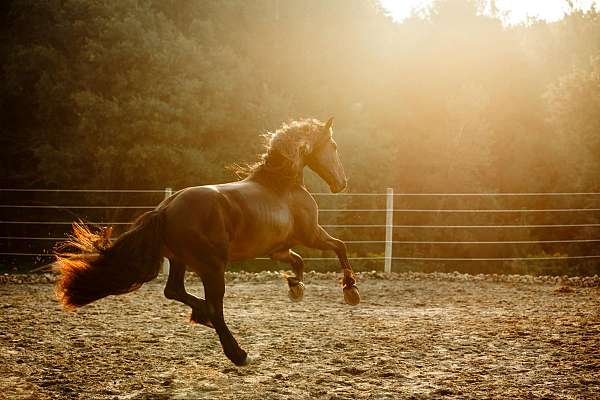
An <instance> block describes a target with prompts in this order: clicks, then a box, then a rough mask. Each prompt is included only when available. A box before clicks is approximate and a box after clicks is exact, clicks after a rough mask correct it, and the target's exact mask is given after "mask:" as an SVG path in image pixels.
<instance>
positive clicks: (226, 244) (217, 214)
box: [164, 181, 293, 260]
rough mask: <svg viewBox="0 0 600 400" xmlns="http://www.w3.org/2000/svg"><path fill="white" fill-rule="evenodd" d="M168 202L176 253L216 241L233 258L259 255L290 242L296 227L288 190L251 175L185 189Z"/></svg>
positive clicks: (169, 235)
mask: <svg viewBox="0 0 600 400" xmlns="http://www.w3.org/2000/svg"><path fill="white" fill-rule="evenodd" d="M164 208H165V211H166V213H167V228H166V234H167V246H168V248H169V249H170V250H172V252H173V253H174V254H175V255H177V254H178V253H182V252H188V251H189V249H188V247H189V246H196V247H211V246H216V250H217V251H219V252H226V253H227V258H228V259H229V260H243V259H249V258H254V257H257V256H262V255H268V254H269V253H270V252H271V251H273V250H276V249H278V248H280V247H282V246H283V247H285V245H286V243H285V242H286V241H287V240H288V239H289V237H290V236H291V233H292V231H293V217H292V213H291V211H290V208H289V204H288V202H287V201H286V196H285V195H284V194H279V193H276V192H273V191H270V190H267V189H265V188H264V186H261V185H259V184H257V183H255V182H251V181H240V182H232V183H227V184H221V185H207V186H197V187H190V188H187V189H183V190H182V191H180V192H177V193H176V194H175V195H174V196H173V198H172V199H171V200H169V201H166V202H165V203H164ZM188 242H189V244H188ZM186 258H187V257H186Z"/></svg>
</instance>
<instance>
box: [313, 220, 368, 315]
mask: <svg viewBox="0 0 600 400" xmlns="http://www.w3.org/2000/svg"><path fill="white" fill-rule="evenodd" d="M305 245H306V246H308V247H312V248H314V249H320V250H333V251H335V254H336V255H337V257H338V259H339V260H340V265H341V266H342V272H343V273H344V278H343V281H342V283H343V289H344V300H345V301H346V303H348V304H350V305H353V306H354V305H357V304H358V303H360V294H359V292H358V288H357V287H356V277H355V276H354V272H353V271H352V266H351V265H350V261H348V256H347V250H346V244H345V243H344V242H342V241H341V240H339V239H336V238H334V237H332V236H331V235H330V234H329V233H327V232H326V231H325V229H323V228H322V227H320V226H317V230H316V231H315V232H314V233H313V235H311V237H310V238H308V240H307V242H306V243H305Z"/></svg>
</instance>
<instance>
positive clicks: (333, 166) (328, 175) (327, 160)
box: [305, 118, 348, 193]
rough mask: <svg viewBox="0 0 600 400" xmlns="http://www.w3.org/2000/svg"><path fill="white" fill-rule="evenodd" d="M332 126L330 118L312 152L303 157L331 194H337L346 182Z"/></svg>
mask: <svg viewBox="0 0 600 400" xmlns="http://www.w3.org/2000/svg"><path fill="white" fill-rule="evenodd" d="M332 124H333V118H330V119H329V121H327V122H326V123H325V125H324V126H323V129H322V130H321V131H320V132H319V133H318V135H317V138H316V140H315V143H314V144H313V146H312V151H311V152H310V153H309V154H307V155H306V157H305V162H306V165H308V167H309V168H310V169H312V170H313V171H315V172H316V173H317V174H318V175H319V176H320V177H321V178H323V180H324V181H325V182H327V184H328V185H329V188H330V189H331V191H332V192H334V193H338V192H341V191H342V190H344V189H345V188H346V186H347V184H348V180H347V179H346V174H345V173H344V167H343V166H342V162H341V161H340V156H339V155H338V152H337V144H336V143H335V141H334V140H333V136H332V129H331V126H332Z"/></svg>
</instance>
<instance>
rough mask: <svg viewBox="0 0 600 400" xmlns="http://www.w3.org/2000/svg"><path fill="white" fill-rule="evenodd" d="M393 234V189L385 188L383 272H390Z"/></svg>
mask: <svg viewBox="0 0 600 400" xmlns="http://www.w3.org/2000/svg"><path fill="white" fill-rule="evenodd" d="M393 234H394V189H392V188H387V195H386V202H385V264H384V268H383V270H384V271H385V272H392V245H393V242H392V240H393V239H392V236H393Z"/></svg>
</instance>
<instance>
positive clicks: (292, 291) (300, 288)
mask: <svg viewBox="0 0 600 400" xmlns="http://www.w3.org/2000/svg"><path fill="white" fill-rule="evenodd" d="M288 296H290V299H291V300H292V301H294V302H298V301H301V300H302V298H303V297H304V283H302V282H298V283H297V284H295V285H293V286H290V287H289V291H288Z"/></svg>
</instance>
